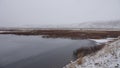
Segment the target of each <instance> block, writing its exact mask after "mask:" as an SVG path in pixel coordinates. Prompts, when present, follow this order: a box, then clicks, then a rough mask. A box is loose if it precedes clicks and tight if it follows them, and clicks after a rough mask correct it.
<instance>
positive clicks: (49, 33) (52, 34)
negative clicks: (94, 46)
mask: <svg viewBox="0 0 120 68" xmlns="http://www.w3.org/2000/svg"><path fill="white" fill-rule="evenodd" d="M0 34H15V35H43V38H59V37H60V38H71V39H88V38H93V39H101V38H106V37H118V36H119V35H120V31H92V30H89V31H80V30H28V31H22V30H18V31H10V32H3V33H0Z"/></svg>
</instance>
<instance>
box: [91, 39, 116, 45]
mask: <svg viewBox="0 0 120 68" xmlns="http://www.w3.org/2000/svg"><path fill="white" fill-rule="evenodd" d="M114 39H115V38H106V39H90V40H92V41H95V42H96V43H97V44H107V43H108V42H110V41H113V40H114Z"/></svg>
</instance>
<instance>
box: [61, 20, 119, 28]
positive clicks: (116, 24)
mask: <svg viewBox="0 0 120 68" xmlns="http://www.w3.org/2000/svg"><path fill="white" fill-rule="evenodd" d="M62 27H67V28H120V21H109V22H84V23H79V24H71V25H63V26H62Z"/></svg>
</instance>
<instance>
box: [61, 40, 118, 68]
mask: <svg viewBox="0 0 120 68" xmlns="http://www.w3.org/2000/svg"><path fill="white" fill-rule="evenodd" d="M92 40H94V41H96V42H98V43H103V42H104V43H105V45H106V46H105V47H104V48H103V49H102V50H100V51H98V52H97V53H95V55H88V56H85V57H83V63H82V64H81V65H78V64H77V61H78V60H79V59H78V60H76V61H74V62H71V63H70V64H68V65H66V66H65V67H63V68H119V67H120V38H118V39H117V40H114V42H111V43H109V41H108V40H111V39H107V40H105V39H104V40H103V39H102V40H96V39H92Z"/></svg>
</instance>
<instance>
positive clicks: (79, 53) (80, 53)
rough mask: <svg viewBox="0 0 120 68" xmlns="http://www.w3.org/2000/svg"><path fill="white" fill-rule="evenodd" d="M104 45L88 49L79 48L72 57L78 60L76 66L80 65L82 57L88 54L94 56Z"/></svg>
mask: <svg viewBox="0 0 120 68" xmlns="http://www.w3.org/2000/svg"><path fill="white" fill-rule="evenodd" d="M104 46H105V45H97V46H90V47H84V48H79V49H77V50H76V51H75V52H74V53H73V55H74V57H76V58H79V59H78V61H77V62H78V64H82V58H83V57H84V56H87V55H90V54H94V53H96V52H97V51H99V50H101V49H102V48H103V47H104Z"/></svg>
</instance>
